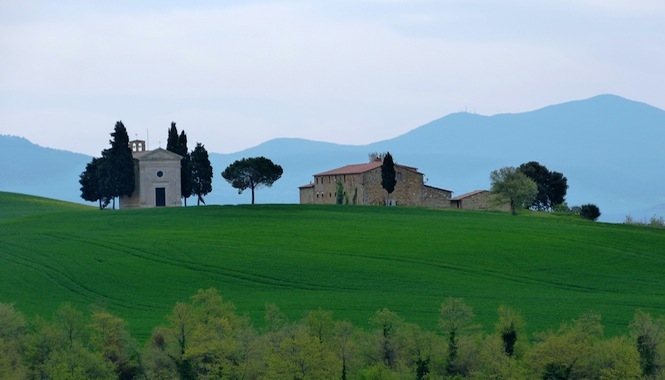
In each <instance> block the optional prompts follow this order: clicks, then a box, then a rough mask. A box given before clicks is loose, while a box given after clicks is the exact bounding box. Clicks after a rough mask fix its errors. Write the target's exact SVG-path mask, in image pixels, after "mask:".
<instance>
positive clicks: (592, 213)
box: [580, 203, 600, 221]
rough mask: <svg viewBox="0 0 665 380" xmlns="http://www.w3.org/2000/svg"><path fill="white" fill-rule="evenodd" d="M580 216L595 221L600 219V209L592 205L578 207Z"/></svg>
mask: <svg viewBox="0 0 665 380" xmlns="http://www.w3.org/2000/svg"><path fill="white" fill-rule="evenodd" d="M580 216H582V218H584V219H589V220H593V221H595V220H597V219H598V218H599V217H600V209H599V208H598V206H596V205H595V204H592V203H589V204H585V205H582V206H580Z"/></svg>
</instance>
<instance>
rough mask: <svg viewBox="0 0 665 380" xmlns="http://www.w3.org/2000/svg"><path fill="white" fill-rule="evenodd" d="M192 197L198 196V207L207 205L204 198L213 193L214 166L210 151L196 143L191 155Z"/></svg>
mask: <svg viewBox="0 0 665 380" xmlns="http://www.w3.org/2000/svg"><path fill="white" fill-rule="evenodd" d="M190 164H191V173H192V192H191V194H192V195H196V197H197V199H196V205H197V206H198V205H200V204H201V203H203V204H205V201H204V200H203V196H204V195H206V194H208V193H209V192H211V191H212V165H210V159H209V158H208V151H207V150H206V149H205V147H204V146H203V144H201V143H196V148H194V151H192V155H191V161H190Z"/></svg>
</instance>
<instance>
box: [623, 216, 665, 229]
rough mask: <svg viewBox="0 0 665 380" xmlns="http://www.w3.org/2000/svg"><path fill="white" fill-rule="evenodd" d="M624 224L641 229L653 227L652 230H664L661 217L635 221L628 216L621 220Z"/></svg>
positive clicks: (663, 220) (663, 222)
mask: <svg viewBox="0 0 665 380" xmlns="http://www.w3.org/2000/svg"><path fill="white" fill-rule="evenodd" d="M623 223H624V224H632V225H636V226H643V227H653V228H665V219H663V217H662V216H656V215H654V216H652V217H651V218H649V221H647V220H636V219H634V218H633V217H632V216H630V215H626V218H625V219H624V220H623Z"/></svg>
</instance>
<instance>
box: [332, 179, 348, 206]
mask: <svg viewBox="0 0 665 380" xmlns="http://www.w3.org/2000/svg"><path fill="white" fill-rule="evenodd" d="M345 195H346V193H345V192H344V184H343V183H342V182H341V181H337V188H336V190H335V203H336V204H338V205H341V204H343V203H344V196H345ZM347 199H348V198H347ZM347 203H348V202H347Z"/></svg>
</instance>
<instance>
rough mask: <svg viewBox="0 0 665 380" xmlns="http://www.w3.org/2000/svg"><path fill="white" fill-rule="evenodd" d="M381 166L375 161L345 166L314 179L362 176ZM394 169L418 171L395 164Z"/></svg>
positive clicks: (320, 174)
mask: <svg viewBox="0 0 665 380" xmlns="http://www.w3.org/2000/svg"><path fill="white" fill-rule="evenodd" d="M381 164H382V162H381V161H378V160H377V161H372V162H368V163H365V164H353V165H346V166H342V167H341V168H337V169H333V170H328V171H327V172H322V173H318V174H314V177H319V176H325V175H343V174H362V173H366V172H368V171H370V170H374V169H376V168H378V167H380V166H381ZM395 167H401V168H404V169H407V170H413V171H415V172H417V171H418V168H414V167H411V166H404V165H398V164H395Z"/></svg>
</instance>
